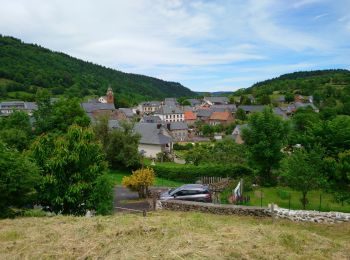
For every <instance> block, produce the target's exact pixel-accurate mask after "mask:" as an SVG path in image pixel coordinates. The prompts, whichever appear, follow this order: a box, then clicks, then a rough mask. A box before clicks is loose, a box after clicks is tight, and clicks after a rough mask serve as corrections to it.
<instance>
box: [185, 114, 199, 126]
mask: <svg viewBox="0 0 350 260" xmlns="http://www.w3.org/2000/svg"><path fill="white" fill-rule="evenodd" d="M184 116H185V122H186V123H187V125H194V123H195V122H196V121H197V115H196V114H195V113H194V112H192V111H185V113H184Z"/></svg>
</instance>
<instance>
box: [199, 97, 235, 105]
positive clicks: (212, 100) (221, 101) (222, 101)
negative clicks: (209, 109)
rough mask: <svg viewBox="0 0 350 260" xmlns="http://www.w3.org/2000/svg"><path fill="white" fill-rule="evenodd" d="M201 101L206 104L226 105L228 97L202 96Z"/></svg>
mask: <svg viewBox="0 0 350 260" xmlns="http://www.w3.org/2000/svg"><path fill="white" fill-rule="evenodd" d="M203 101H204V102H205V103H207V104H208V105H210V106H212V105H227V104H228V103H229V99H228V97H204V99H203Z"/></svg>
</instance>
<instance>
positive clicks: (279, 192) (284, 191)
mask: <svg viewBox="0 0 350 260" xmlns="http://www.w3.org/2000/svg"><path fill="white" fill-rule="evenodd" d="M260 191H262V193H263V199H262V202H263V203H262V204H263V206H267V205H268V204H269V203H275V204H277V205H278V206H279V207H282V208H289V199H288V197H289V195H290V196H291V199H290V208H291V209H302V204H301V202H300V198H301V193H300V192H298V191H295V190H292V189H290V188H287V187H273V188H262V189H260V188H259V189H255V190H253V191H250V192H246V193H245V195H249V196H250V203H249V205H252V206H260V204H261V200H260V196H259V193H260ZM320 195H321V208H320ZM307 198H308V200H309V204H308V205H307V206H306V209H308V210H321V211H341V212H350V204H344V205H341V203H337V202H335V200H334V197H333V196H332V195H331V194H329V193H326V192H322V191H311V192H310V193H309V194H308V195H307Z"/></svg>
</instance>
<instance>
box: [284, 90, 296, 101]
mask: <svg viewBox="0 0 350 260" xmlns="http://www.w3.org/2000/svg"><path fill="white" fill-rule="evenodd" d="M284 98H285V100H286V102H287V103H290V102H293V101H294V94H293V93H290V92H288V93H286V95H285V97H284Z"/></svg>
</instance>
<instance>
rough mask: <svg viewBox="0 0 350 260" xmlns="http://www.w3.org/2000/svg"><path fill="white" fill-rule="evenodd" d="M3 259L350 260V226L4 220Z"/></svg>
mask: <svg viewBox="0 0 350 260" xmlns="http://www.w3.org/2000/svg"><path fill="white" fill-rule="evenodd" d="M0 230H1V232H0V259H22V258H28V259H33V258H34V259H36V258H55V259H57V258H59V259H62V258H64V259H76V258H79V259H95V258H98V257H99V258H102V259H151V258H154V259H184V258H186V259H188V258H190V259H203V258H206V259H223V258H229V259H232V258H242V259H248V258H253V259H256V258H259V259H272V258H274V259H311V258H312V259H349V257H350V243H349V235H350V224H335V225H320V224H311V223H293V222H289V221H286V220H283V221H282V220H277V221H275V222H272V220H271V219H257V218H252V217H237V216H217V215H211V214H203V213H188V212H186V213H185V212H183V213H182V212H156V213H150V214H149V215H148V216H147V217H146V218H143V217H142V216H140V215H133V214H130V215H114V216H107V217H95V218H84V217H62V216H61V217H44V218H39V219H38V218H18V219H15V220H10V219H6V220H1V221H0Z"/></svg>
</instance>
